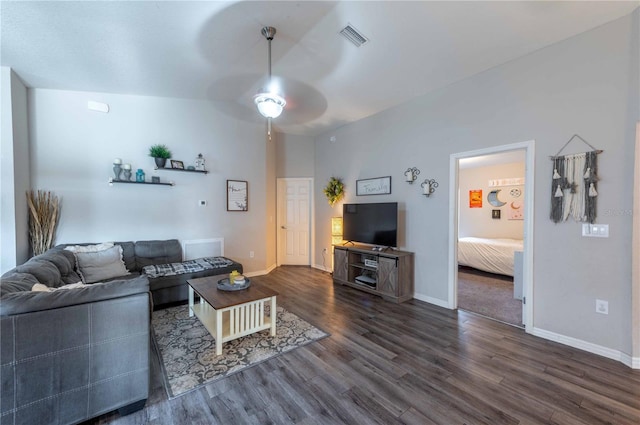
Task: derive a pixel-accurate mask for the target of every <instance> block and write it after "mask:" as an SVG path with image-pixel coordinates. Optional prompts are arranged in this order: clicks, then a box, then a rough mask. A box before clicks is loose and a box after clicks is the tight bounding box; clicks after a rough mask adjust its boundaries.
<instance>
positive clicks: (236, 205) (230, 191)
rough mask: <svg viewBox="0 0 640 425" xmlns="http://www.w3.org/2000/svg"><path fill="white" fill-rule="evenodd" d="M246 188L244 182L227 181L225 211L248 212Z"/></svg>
mask: <svg viewBox="0 0 640 425" xmlns="http://www.w3.org/2000/svg"><path fill="white" fill-rule="evenodd" d="M248 186H249V184H248V183H247V182H246V181H244V180H227V211H249V187H248Z"/></svg>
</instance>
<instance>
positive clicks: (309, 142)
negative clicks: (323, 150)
mask: <svg viewBox="0 0 640 425" xmlns="http://www.w3.org/2000/svg"><path fill="white" fill-rule="evenodd" d="M314 149H315V146H314V140H313V138H312V137H309V136H296V135H292V134H283V133H278V135H277V143H276V172H277V176H278V177H313V174H314V172H315V164H314V155H315V152H314Z"/></svg>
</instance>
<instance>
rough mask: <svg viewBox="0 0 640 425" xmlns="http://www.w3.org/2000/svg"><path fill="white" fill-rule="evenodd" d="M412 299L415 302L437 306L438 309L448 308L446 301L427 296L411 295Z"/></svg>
mask: <svg viewBox="0 0 640 425" xmlns="http://www.w3.org/2000/svg"><path fill="white" fill-rule="evenodd" d="M413 298H415V299H416V300H420V301H424V302H427V303H429V304H434V305H437V306H438V307H444V308H449V303H448V302H447V301H444V300H441V299H440V298H433V297H430V296H428V295H424V294H418V293H417V292H416V293H414V294H413ZM449 309H450V308H449Z"/></svg>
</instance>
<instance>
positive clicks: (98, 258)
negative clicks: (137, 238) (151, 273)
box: [74, 245, 129, 283]
mask: <svg viewBox="0 0 640 425" xmlns="http://www.w3.org/2000/svg"><path fill="white" fill-rule="evenodd" d="M74 255H75V256H76V261H77V264H78V272H79V274H80V277H81V278H82V283H94V282H100V281H102V280H105V279H111V278H114V277H119V276H125V275H128V274H129V271H128V270H127V268H126V267H125V265H124V261H122V247H121V246H120V245H115V246H113V247H111V248H109V249H105V250H104V251H97V252H75V253H74Z"/></svg>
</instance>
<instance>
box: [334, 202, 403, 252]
mask: <svg viewBox="0 0 640 425" xmlns="http://www.w3.org/2000/svg"><path fill="white" fill-rule="evenodd" d="M342 222H343V233H344V235H343V236H342V238H343V239H344V240H346V241H351V242H361V243H367V244H372V245H380V246H392V247H395V246H397V245H398V240H397V239H398V203H397V202H385V203H378V204H344V205H343V208H342Z"/></svg>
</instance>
